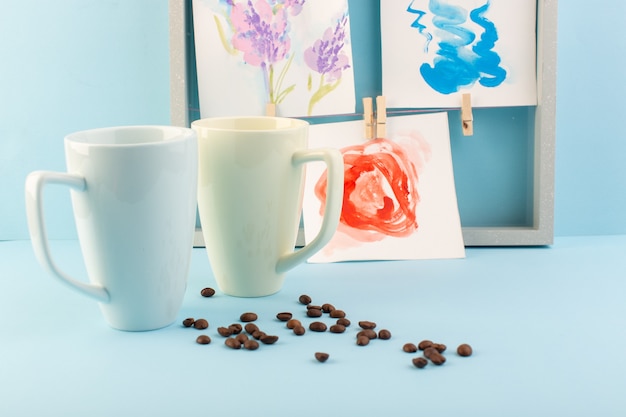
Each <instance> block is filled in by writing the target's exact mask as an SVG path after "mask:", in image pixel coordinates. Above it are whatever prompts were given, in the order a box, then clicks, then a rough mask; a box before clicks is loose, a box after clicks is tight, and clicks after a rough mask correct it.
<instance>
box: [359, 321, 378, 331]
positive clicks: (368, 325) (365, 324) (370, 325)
mask: <svg viewBox="0 0 626 417" xmlns="http://www.w3.org/2000/svg"><path fill="white" fill-rule="evenodd" d="M359 327H361V329H375V328H376V323H374V322H373V321H366V320H364V321H360V322H359Z"/></svg>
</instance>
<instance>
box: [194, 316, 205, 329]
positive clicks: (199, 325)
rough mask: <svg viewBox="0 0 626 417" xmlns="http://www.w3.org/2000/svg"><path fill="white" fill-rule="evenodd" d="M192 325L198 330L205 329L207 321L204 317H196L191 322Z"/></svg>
mask: <svg viewBox="0 0 626 417" xmlns="http://www.w3.org/2000/svg"><path fill="white" fill-rule="evenodd" d="M193 327H195V328H196V329H200V330H202V329H206V328H207V327H209V322H208V321H206V320H205V319H198V320H196V321H195V322H194V323H193Z"/></svg>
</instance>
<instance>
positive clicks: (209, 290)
mask: <svg viewBox="0 0 626 417" xmlns="http://www.w3.org/2000/svg"><path fill="white" fill-rule="evenodd" d="M200 294H201V295H202V296H203V297H213V296H214V295H215V290H214V289H213V288H210V287H207V288H203V289H202V290H201V291H200Z"/></svg>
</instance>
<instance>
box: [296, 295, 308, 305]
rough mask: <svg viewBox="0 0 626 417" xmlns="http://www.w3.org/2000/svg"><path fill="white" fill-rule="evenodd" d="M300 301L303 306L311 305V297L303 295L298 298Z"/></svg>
mask: <svg viewBox="0 0 626 417" xmlns="http://www.w3.org/2000/svg"><path fill="white" fill-rule="evenodd" d="M298 301H300V303H301V304H304V305H308V304H311V297H309V296H308V295H306V294H302V295H301V296H300V298H298Z"/></svg>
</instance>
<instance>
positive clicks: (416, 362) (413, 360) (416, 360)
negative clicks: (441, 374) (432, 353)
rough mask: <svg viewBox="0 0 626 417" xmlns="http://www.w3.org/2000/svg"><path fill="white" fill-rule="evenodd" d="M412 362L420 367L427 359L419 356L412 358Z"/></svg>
mask: <svg viewBox="0 0 626 417" xmlns="http://www.w3.org/2000/svg"><path fill="white" fill-rule="evenodd" d="M412 362H413V365H414V366H415V367H416V368H420V369H421V368H423V367H425V366H426V365H428V361H427V360H426V359H425V358H422V357H421V356H420V357H419V358H413V359H412Z"/></svg>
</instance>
